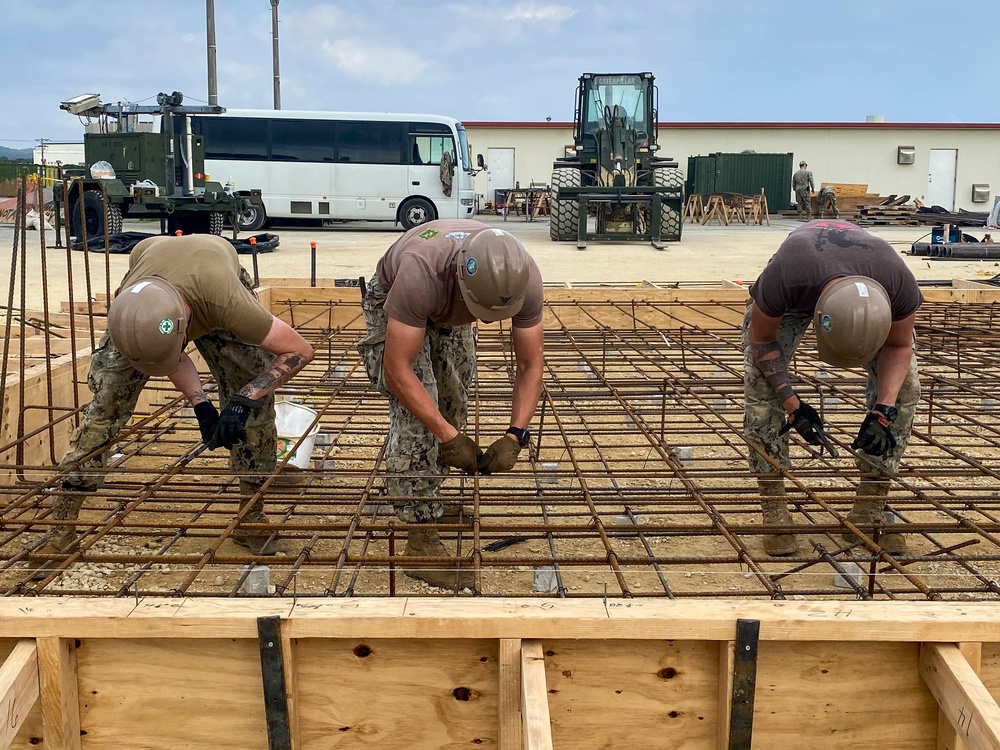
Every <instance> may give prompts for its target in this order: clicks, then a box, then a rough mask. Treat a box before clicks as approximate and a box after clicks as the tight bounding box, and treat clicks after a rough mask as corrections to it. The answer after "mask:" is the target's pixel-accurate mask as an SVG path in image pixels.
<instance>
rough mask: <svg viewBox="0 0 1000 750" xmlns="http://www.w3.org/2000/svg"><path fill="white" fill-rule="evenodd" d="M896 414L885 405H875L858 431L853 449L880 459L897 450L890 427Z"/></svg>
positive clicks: (852, 445) (852, 444)
mask: <svg viewBox="0 0 1000 750" xmlns="http://www.w3.org/2000/svg"><path fill="white" fill-rule="evenodd" d="M895 412H896V410H895V409H894V408H892V407H889V406H886V405H885V404H875V406H874V408H873V409H872V410H871V411H870V412H868V415H867V416H866V417H865V421H864V422H862V423H861V429H860V430H858V436H857V437H856V438H854V442H853V443H851V447H852V448H853V449H854V450H856V451H864V452H865V453H867V454H868V455H869V456H877V457H879V458H884V457H885V456H887V455H888V454H890V453H892V452H893V451H894V450H895V449H896V438H894V437H893V436H892V430H890V429H889V425H891V424H892V420H893V419H895V417H896V414H895Z"/></svg>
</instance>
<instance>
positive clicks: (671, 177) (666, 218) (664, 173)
mask: <svg viewBox="0 0 1000 750" xmlns="http://www.w3.org/2000/svg"><path fill="white" fill-rule="evenodd" d="M653 184H654V185H656V186H657V187H678V188H680V189H681V194H680V200H679V201H678V202H677V203H676V204H667V203H664V204H663V207H662V209H661V210H660V239H661V240H662V241H663V242H680V240H681V209H680V208H678V206H683V205H684V176H683V175H682V174H681V171H680V170H679V169H676V168H674V167H665V168H661V169H655V170H653Z"/></svg>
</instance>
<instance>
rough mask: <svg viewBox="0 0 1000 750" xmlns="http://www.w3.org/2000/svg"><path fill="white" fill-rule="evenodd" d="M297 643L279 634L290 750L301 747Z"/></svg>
mask: <svg viewBox="0 0 1000 750" xmlns="http://www.w3.org/2000/svg"><path fill="white" fill-rule="evenodd" d="M296 645H297V641H295V639H293V638H289V637H288V634H287V632H285V630H282V632H281V659H282V661H284V663H285V693H286V694H287V699H288V728H289V730H290V733H291V742H292V750H299V748H301V747H302V738H301V735H300V727H299V670H298V667H297V665H298V656H297V651H298V649H297V648H296Z"/></svg>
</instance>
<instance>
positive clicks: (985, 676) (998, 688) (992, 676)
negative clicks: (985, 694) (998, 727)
mask: <svg viewBox="0 0 1000 750" xmlns="http://www.w3.org/2000/svg"><path fill="white" fill-rule="evenodd" d="M979 679H981V680H982V681H983V684H984V685H985V686H986V689H987V690H989V691H990V695H992V696H993V700H995V701H996V702H997V703H1000V643H984V644H983V655H982V660H981V662H980V666H979Z"/></svg>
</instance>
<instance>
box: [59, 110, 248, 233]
mask: <svg viewBox="0 0 1000 750" xmlns="http://www.w3.org/2000/svg"><path fill="white" fill-rule="evenodd" d="M183 102H184V95H183V94H182V93H181V92H179V91H174V92H173V93H171V94H165V93H160V94H158V95H157V97H156V105H155V106H153V105H140V104H133V103H130V102H124V103H123V102H119V103H116V104H105V103H102V102H101V98H100V95H98V94H83V95H81V96H77V97H74V98H73V99H68V100H67V101H64V102H62V104H60V105H59V106H60V109H63V110H65V111H67V112H69V113H70V114H74V115H77V116H78V117H85V118H88V119H96V120H97V122H98V125H99V128H98V131H99V132H88V133H85V134H84V139H83V140H84V159H85V162H86V164H85V169H82V170H71V169H67V170H66V171H65V172H64V176H66V177H67V178H72V179H70V180H69V181H68V182H67V183H66V189H65V190H62V189H59V188H58V187H57V189H56V190H54V191H53V202H54V207H55V209H56V218H57V221H58V220H60V219H61V218H62V214H63V210H64V209H65V208H67V207H68V215H69V224H70V232H71V234H72V235H73V236H75V237H77V238H81V237H83V236H84V235H86V237H87V239H88V240H90V239H92V238H96V237H99V236H102V235H105V234H114V233H116V232H120V231H121V230H122V219H123V218H124V217H125V216H133V217H154V218H159V219H160V220H161V226H163V228H164V229H165V230H166V231H167V232H170V233H173V232H176V231H180V232H182V233H184V234H195V233H201V234H222V231H223V227H224V225H225V222H226V220H227V219H228V220H229V223H230V224H231V225H232V227H233V238H234V239H235V237H236V231H237V227H238V226H239V218H240V216H241V215H242V214H243V212H245V211H247V210H250V209H251V208H252V207H253V206H254V205H258V206H259V205H261V200H260V190H255V189H249V190H241V191H236V190H232V189H228V188H224V187H223V186H222V184H221V183H219V182H213V181H212V180H211V177H210V176H209V175H207V174H205V144H204V139H203V138H202V136H199V135H195V134H193V133H192V131H191V116H192V115H217V114H222V113H223V112H225V111H226V110H225V109H224V108H223V107H219V106H217V105H205V106H189V105H185V104H184V103H183ZM141 115H155V116H159V121H160V122H159V124H160V132H158V133H156V132H149V131H148V130H141V129H140V127H139V124H140V121H139V117H140V116H141Z"/></svg>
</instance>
